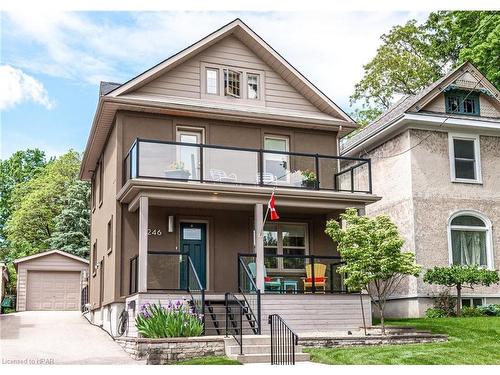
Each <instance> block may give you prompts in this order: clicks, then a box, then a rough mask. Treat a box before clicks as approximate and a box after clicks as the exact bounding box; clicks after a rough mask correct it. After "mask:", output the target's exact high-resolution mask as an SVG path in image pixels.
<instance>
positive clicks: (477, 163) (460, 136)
mask: <svg viewBox="0 0 500 375" xmlns="http://www.w3.org/2000/svg"><path fill="white" fill-rule="evenodd" d="M455 139H459V140H465V141H474V159H475V163H474V166H475V172H476V178H475V179H468V178H457V177H456V175H455V146H454V142H453V141H454V140H455ZM448 150H449V157H450V176H451V181H452V182H459V183H468V184H482V183H483V179H482V175H481V145H480V142H479V135H477V134H463V133H448Z"/></svg>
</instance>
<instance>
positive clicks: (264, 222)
mask: <svg viewBox="0 0 500 375" xmlns="http://www.w3.org/2000/svg"><path fill="white" fill-rule="evenodd" d="M275 190H276V186H274V187H273V191H272V192H271V196H273V194H274V191H275ZM268 214H269V201H268V202H267V209H266V214H265V215H264V221H263V222H262V228H260V234H259V237H261V236H262V235H263V234H264V226H265V225H266V220H267V215H268Z"/></svg>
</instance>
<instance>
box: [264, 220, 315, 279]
mask: <svg viewBox="0 0 500 375" xmlns="http://www.w3.org/2000/svg"><path fill="white" fill-rule="evenodd" d="M268 224H274V225H276V227H277V235H278V241H277V243H276V255H283V238H282V237H283V236H282V234H283V232H282V230H281V227H282V226H283V225H300V226H302V227H304V245H305V248H304V255H309V223H305V222H293V221H280V222H276V223H272V222H269V223H268ZM266 247H271V246H264V248H266ZM288 248H294V247H293V246H292V247H290V246H288ZM295 248H298V247H296V246H295ZM264 251H265V250H264ZM283 259H284V258H283V257H277V258H276V264H277V265H278V268H267V271H271V272H280V273H287V272H290V273H297V271H303V269H300V268H297V269H296V268H284V267H283Z"/></svg>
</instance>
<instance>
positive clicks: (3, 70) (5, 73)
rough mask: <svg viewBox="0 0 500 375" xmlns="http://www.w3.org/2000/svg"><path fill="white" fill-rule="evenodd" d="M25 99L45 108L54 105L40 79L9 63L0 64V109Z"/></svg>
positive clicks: (10, 106) (50, 107)
mask: <svg viewBox="0 0 500 375" xmlns="http://www.w3.org/2000/svg"><path fill="white" fill-rule="evenodd" d="M26 101H32V102H34V103H36V104H39V105H41V106H43V107H45V108H47V109H52V108H53V106H54V104H53V102H52V101H51V100H50V99H49V95H48V93H47V90H45V88H44V86H43V84H42V83H41V82H40V81H38V80H36V79H35V78H33V77H32V76H30V75H28V74H26V73H24V72H23V71H22V70H19V69H16V68H13V67H12V66H10V65H0V109H1V110H6V109H9V108H12V107H14V106H15V105H17V104H20V103H22V102H26Z"/></svg>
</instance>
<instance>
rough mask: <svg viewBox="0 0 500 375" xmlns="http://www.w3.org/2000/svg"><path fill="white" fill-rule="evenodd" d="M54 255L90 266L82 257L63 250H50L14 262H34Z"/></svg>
mask: <svg viewBox="0 0 500 375" xmlns="http://www.w3.org/2000/svg"><path fill="white" fill-rule="evenodd" d="M52 254H59V255H63V256H65V257H68V258H71V259H74V260H77V261H79V262H82V263H86V264H89V261H88V260H87V259H84V258H80V257H78V256H76V255H73V254H70V253H67V252H65V251H61V250H49V251H44V252H43V253H38V254H35V255H29V256H27V257H23V258H18V259H16V260H14V264H18V263H22V262H26V261H28V260H32V259H36V258H41V257H44V256H48V255H52Z"/></svg>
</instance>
